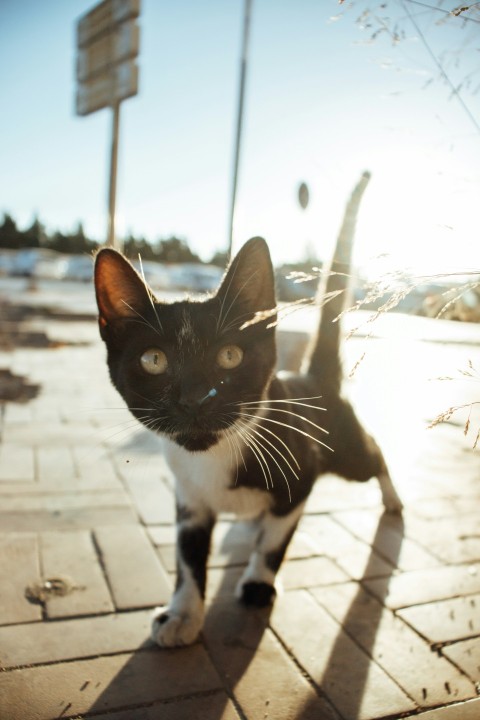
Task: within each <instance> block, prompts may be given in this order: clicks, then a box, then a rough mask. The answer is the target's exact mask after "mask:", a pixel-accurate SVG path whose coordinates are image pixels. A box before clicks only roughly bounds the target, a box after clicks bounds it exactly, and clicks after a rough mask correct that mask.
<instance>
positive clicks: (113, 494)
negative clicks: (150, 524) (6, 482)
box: [2, 489, 129, 514]
mask: <svg viewBox="0 0 480 720" xmlns="http://www.w3.org/2000/svg"><path fill="white" fill-rule="evenodd" d="M87 507H95V508H102V507H106V508H113V507H129V501H128V497H127V495H126V493H125V492H124V491H123V490H98V491H97V492H88V491H86V492H81V491H80V492H79V491H78V490H77V491H75V492H63V493H59V492H56V493H48V494H46V495H44V494H43V493H39V492H38V489H37V493H36V494H35V495H32V494H27V493H23V494H19V495H17V496H13V497H3V498H2V512H4V513H10V512H13V513H15V512H22V511H25V512H31V511H38V510H45V511H46V512H50V513H52V514H53V513H56V512H58V511H60V510H70V509H77V508H87Z"/></svg>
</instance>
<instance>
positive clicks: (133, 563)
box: [94, 525, 173, 610]
mask: <svg viewBox="0 0 480 720" xmlns="http://www.w3.org/2000/svg"><path fill="white" fill-rule="evenodd" d="M94 535H95V540H96V542H97V545H98V547H99V549H100V553H101V557H102V562H103V566H104V568H105V572H106V574H107V577H108V582H109V586H110V589H111V592H112V595H113V600H114V603H115V607H116V608H117V609H118V610H127V609H131V608H141V607H154V606H156V605H164V604H166V603H167V602H168V600H169V599H170V595H171V594H172V591H173V586H172V582H171V580H170V578H169V576H168V574H167V571H166V570H165V568H164V567H163V565H162V563H161V562H160V559H159V557H158V554H157V553H156V552H155V550H154V549H153V547H152V545H151V543H150V541H149V539H148V537H147V535H146V533H145V530H144V529H143V528H141V527H139V526H138V525H122V526H119V525H116V526H110V527H100V528H96V530H95V533H94Z"/></svg>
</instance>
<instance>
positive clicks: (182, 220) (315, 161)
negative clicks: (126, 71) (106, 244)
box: [0, 0, 480, 272]
mask: <svg viewBox="0 0 480 720" xmlns="http://www.w3.org/2000/svg"><path fill="white" fill-rule="evenodd" d="M93 4H94V3H92V2H90V1H89V0H88V1H84V0H42V2H38V0H1V2H0V87H1V93H2V95H1V97H2V112H1V116H0V157H1V167H2V170H1V172H0V212H10V213H11V214H12V215H13V216H14V218H15V219H16V220H17V221H18V223H19V225H20V226H22V227H24V226H26V225H28V224H29V223H30V222H31V221H32V218H33V216H34V214H35V213H37V214H38V215H39V217H40V219H41V220H42V221H43V222H44V223H45V224H46V225H47V228H49V229H51V230H54V229H61V230H71V229H73V228H74V227H75V225H76V223H77V222H78V221H82V222H83V223H84V227H85V230H86V232H87V234H88V235H90V236H92V237H94V238H95V239H98V240H100V241H101V240H103V239H104V237H105V234H106V227H107V218H106V212H107V180H108V158H109V143H110V133H111V129H110V128H111V115H110V111H109V110H102V111H99V112H97V113H95V114H92V115H90V116H87V117H84V118H81V117H76V116H75V114H74V92H75V80H74V65H75V54H76V49H75V23H76V21H77V19H78V18H79V16H81V15H82V14H83V13H85V12H86V11H88V10H89V9H90V8H91V7H92V5H93ZM367 4H368V3H367V1H366V0H365V2H361V1H360V0H358V1H357V2H355V3H348V2H345V3H344V4H342V5H339V4H338V3H337V2H334V1H333V0H332V1H331V2H330V0H253V15H252V31H251V44H250V64H249V74H248V79H247V94H246V108H245V119H244V143H243V152H242V158H241V168H240V178H239V188H238V198H237V201H238V202H237V212H236V223H235V236H234V248H238V247H239V246H240V245H241V243H242V242H244V241H245V240H247V239H248V238H249V237H250V236H252V235H259V234H260V235H263V236H265V237H266V238H267V240H268V242H269V244H270V247H271V250H272V255H273V258H274V261H275V262H276V263H279V262H282V261H293V260H300V259H302V258H303V257H305V255H306V253H307V251H308V248H309V247H310V248H314V250H315V251H316V253H317V254H318V256H319V257H320V258H325V257H328V255H329V253H330V251H331V248H332V243H333V240H334V238H335V235H336V232H337V229H338V226H339V224H340V221H341V215H342V212H343V208H344V204H345V201H346V198H347V196H348V193H349V192H350V190H351V188H352V186H353V184H354V183H355V181H356V179H357V178H358V176H359V175H360V173H361V171H362V170H364V169H369V170H370V171H371V172H372V175H373V177H372V182H371V184H370V187H369V188H368V190H367V194H366V196H365V200H364V204H363V207H362V213H361V217H360V221H359V226H358V232H357V240H356V260H357V262H358V263H359V264H361V265H365V264H367V263H368V262H369V261H370V259H371V258H373V257H375V256H377V255H379V254H383V253H386V254H388V255H389V256H390V264H391V265H392V266H394V267H412V268H413V269H415V270H418V271H421V272H440V271H444V272H447V271H450V270H452V269H456V268H461V269H468V268H472V269H478V268H479V260H478V245H479V230H480V213H479V212H478V207H479V203H480V201H479V195H480V132H479V129H478V127H476V126H475V124H474V122H473V121H472V119H471V117H469V116H468V114H467V112H466V111H465V109H464V108H463V107H462V106H461V105H460V103H459V102H458V101H457V100H456V98H452V97H451V92H450V90H449V88H448V87H446V85H445V84H444V83H443V82H441V80H440V79H439V77H438V75H439V72H438V68H437V67H436V66H435V64H434V62H433V60H432V58H431V56H430V55H429V54H428V51H427V49H426V48H425V45H424V43H423V42H422V40H421V39H420V38H419V37H418V33H417V30H416V28H415V27H414V26H413V25H412V24H411V21H410V19H409V18H408V16H407V13H408V12H410V13H411V14H412V16H414V19H415V22H416V23H417V25H418V27H419V28H420V29H421V31H422V32H423V33H424V37H425V39H426V40H427V42H428V44H429V46H430V47H431V49H432V50H433V52H434V54H435V55H436V56H437V57H442V62H443V63H444V66H445V67H446V68H447V72H448V74H449V76H450V77H451V79H452V80H453V82H454V83H459V82H460V81H461V80H462V79H464V78H465V77H466V76H467V74H468V73H469V72H470V70H471V69H472V68H474V67H475V63H477V64H478V58H479V49H478V48H479V42H478V41H477V40H476V39H478V38H479V37H480V33H479V29H480V28H479V25H478V24H476V23H473V22H470V23H467V24H466V25H465V22H464V21H462V20H461V19H457V20H453V19H452V18H450V19H449V20H448V22H440V21H442V20H444V15H443V14H442V13H440V12H438V11H435V10H429V9H428V8H425V7H424V6H423V5H421V4H418V3H412V2H410V1H409V0H406V2H404V3H402V2H400V1H399V2H390V3H388V8H387V10H386V11H380V10H379V11H378V13H377V15H378V16H380V17H382V16H385V15H387V14H388V15H389V17H391V21H390V22H389V27H393V25H394V21H395V19H399V20H400V22H401V27H402V28H404V30H405V33H406V37H405V39H404V40H402V42H400V43H399V44H397V45H395V46H394V45H393V43H392V41H391V38H390V37H388V35H387V33H383V34H381V35H380V36H379V37H378V38H377V39H376V40H375V41H374V42H369V38H370V36H371V33H372V30H371V29H369V28H365V29H362V28H361V25H360V24H359V23H356V19H357V18H358V17H359V15H360V14H361V11H362V9H363V8H364V7H365V6H366V5H367ZM427 4H429V2H428V0H427ZM432 4H434V2H433V0H432ZM378 5H379V3H376V4H374V5H373V6H377V7H378ZM456 5H457V3H446V2H445V3H444V4H443V7H444V8H448V7H452V8H453V7H455V6H456ZM370 6H371V7H373V6H372V5H371V4H370ZM242 13H243V1H242V0H203V1H202V2H197V1H196V0H178V1H176V2H171V1H169V2H167V0H142V11H141V17H140V25H141V49H140V57H139V66H140V93H139V95H138V96H137V97H135V98H132V99H130V100H127V101H125V102H124V103H123V104H122V107H121V127H120V156H119V179H118V197H117V209H118V218H117V224H118V228H119V230H120V233H121V234H122V233H123V234H126V233H128V232H129V231H131V232H133V233H134V234H135V235H137V236H140V235H143V236H145V237H147V239H150V240H155V239H157V238H159V237H167V236H169V235H171V234H176V235H177V236H181V237H184V238H186V239H187V240H188V242H189V243H190V245H191V246H192V248H193V249H194V250H196V251H197V252H198V253H199V254H200V255H201V256H202V257H203V258H205V259H207V258H208V257H210V256H211V255H212V254H213V253H214V252H215V250H217V249H224V248H225V247H226V244H227V231H228V208H229V196H230V187H231V166H232V155H233V138H234V128H235V113H236V102H237V85H238V72H239V55H240V44H241V22H242ZM382 14H383V15H382ZM471 17H472V18H476V19H477V20H478V21H479V22H480V13H477V15H473V14H472V13H471ZM464 25H465V27H464ZM446 48H447V49H448V50H449V53H448V54H447V55H445V56H443V55H441V53H442V51H444V50H445V49H446ZM455 62H458V64H459V65H458V67H456V66H455ZM432 80H433V82H430V84H428V83H429V81H432ZM475 85H477V86H478V85H480V74H478V75H474V76H473V84H472V86H471V87H470V88H465V89H462V91H461V94H462V98H463V99H464V101H465V103H466V104H467V106H468V108H469V110H470V112H471V113H472V115H473V116H474V118H475V119H476V122H477V123H478V124H479V125H480V91H479V92H478V93H476V94H475V93H474V92H473V90H474V89H475ZM301 181H305V182H307V184H308V185H309V188H310V193H311V203H310V205H309V207H308V208H307V210H306V211H302V210H301V209H300V207H299V205H298V202H297V198H296V191H297V187H298V184H299V183H300V182H301Z"/></svg>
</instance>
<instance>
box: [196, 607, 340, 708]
mask: <svg viewBox="0 0 480 720" xmlns="http://www.w3.org/2000/svg"><path fill="white" fill-rule="evenodd" d="M267 619H268V613H261V612H255V611H253V610H251V609H250V610H248V609H246V608H244V607H242V606H241V605H240V604H238V603H235V602H234V601H229V602H217V603H213V605H212V606H211V607H210V609H209V611H208V613H207V618H206V623H205V629H204V638H205V642H206V645H207V649H208V652H209V655H210V657H211V659H212V662H213V664H214V665H215V667H216V668H217V671H218V672H219V674H220V676H221V677H222V679H223V681H224V683H225V684H226V686H227V688H228V689H229V690H230V692H232V693H233V694H234V696H235V699H236V700H237V702H238V703H239V705H240V707H241V709H242V712H243V713H244V715H245V717H247V718H252V720H253V719H254V718H275V720H290V719H291V718H293V717H300V716H301V717H302V720H320V719H321V720H335V719H336V718H337V717H338V716H337V713H335V712H334V710H333V709H332V707H331V706H330V705H329V704H328V703H327V702H326V701H325V700H324V699H323V698H320V697H318V695H317V694H316V692H315V691H314V690H313V688H312V687H311V685H310V684H309V683H308V682H307V680H306V679H305V678H304V677H303V676H302V675H301V674H300V673H299V672H298V669H297V668H296V666H295V664H294V663H293V662H292V660H291V658H290V657H289V656H288V654H287V653H286V652H285V650H284V649H283V648H282V646H281V645H280V643H279V642H278V640H277V638H276V637H275V636H274V635H273V633H272V632H271V631H270V630H269V629H268V628H267V627H266V622H267ZM287 688H288V691H286V689H287Z"/></svg>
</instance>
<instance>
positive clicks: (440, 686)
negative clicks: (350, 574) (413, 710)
mask: <svg viewBox="0 0 480 720" xmlns="http://www.w3.org/2000/svg"><path fill="white" fill-rule="evenodd" d="M312 594H313V595H314V597H315V598H316V599H317V601H318V602H320V603H321V604H322V606H323V607H325V609H326V610H327V611H328V612H329V613H330V614H331V615H332V617H334V618H335V619H336V620H337V621H338V622H339V623H340V624H341V626H342V628H343V629H344V630H345V632H346V633H348V635H349V636H350V637H352V638H353V639H354V640H355V642H357V643H358V644H359V645H360V647H361V648H362V649H363V650H365V652H366V653H368V655H370V656H371V657H372V658H373V660H374V661H375V662H376V663H377V664H378V665H379V666H380V667H381V668H383V669H384V670H385V672H386V673H388V675H389V676H390V677H392V678H395V681H396V682H397V683H398V684H399V685H400V687H402V688H403V690H404V691H405V693H406V694H407V695H408V696H409V697H411V698H413V700H414V701H415V702H416V703H417V705H418V706H419V707H435V706H437V705H441V704H444V703H445V704H446V703H449V702H452V701H454V700H465V699H468V698H472V697H475V695H476V688H475V685H474V684H473V683H472V682H471V681H470V680H468V679H467V678H466V677H465V676H464V675H463V674H462V673H460V672H459V671H458V670H457V669H456V668H455V667H454V666H453V665H452V664H451V663H450V662H446V661H445V659H444V658H442V657H439V656H438V655H437V653H435V652H433V651H432V650H431V648H430V645H429V643H428V642H426V641H425V640H423V639H422V638H421V637H420V636H419V635H417V633H415V632H414V631H413V630H412V629H411V628H410V627H408V626H407V625H406V624H405V623H404V622H403V621H402V620H401V619H400V618H397V617H395V615H394V614H393V613H392V612H391V611H390V610H388V609H387V608H385V607H384V606H383V605H382V604H381V603H380V602H379V601H378V600H376V599H375V598H374V597H372V596H371V595H369V594H368V593H366V592H365V590H363V588H362V587H361V586H359V585H358V584H354V583H351V584H349V585H340V586H334V587H328V588H322V589H321V590H318V589H316V590H313V591H312ZM412 658H413V662H412Z"/></svg>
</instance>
